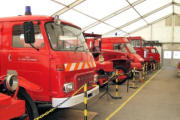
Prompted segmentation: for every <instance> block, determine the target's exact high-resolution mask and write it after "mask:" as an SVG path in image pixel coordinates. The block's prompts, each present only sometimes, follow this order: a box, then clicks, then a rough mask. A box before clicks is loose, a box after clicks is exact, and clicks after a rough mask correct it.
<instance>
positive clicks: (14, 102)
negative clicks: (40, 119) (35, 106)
mask: <svg viewBox="0 0 180 120" xmlns="http://www.w3.org/2000/svg"><path fill="white" fill-rule="evenodd" d="M23 114H25V101H23V100H19V99H16V98H13V97H11V96H8V95H6V94H2V93H0V119H1V120H10V119H12V118H17V117H20V116H21V115H23Z"/></svg>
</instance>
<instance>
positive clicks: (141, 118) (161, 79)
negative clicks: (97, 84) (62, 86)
mask: <svg viewBox="0 0 180 120" xmlns="http://www.w3.org/2000/svg"><path fill="white" fill-rule="evenodd" d="M154 73H155V72H153V73H150V74H149V75H148V76H147V79H148V78H149V77H151V76H152V75H153V74H154ZM141 85H142V83H138V84H137V86H138V87H140V86H141ZM104 91H105V88H103V89H100V94H99V95H98V96H97V97H95V98H93V99H91V100H89V101H88V110H89V112H95V113H97V115H94V116H93V119H92V120H105V119H106V118H107V117H108V116H109V115H110V114H111V113H113V112H114V111H115V110H116V109H117V108H118V107H119V106H120V105H121V104H123V103H124V102H125V101H126V100H127V99H128V98H129V97H130V96H131V95H132V94H133V93H134V92H135V91H136V89H129V92H128V93H127V87H126V83H125V84H124V85H121V86H120V88H119V91H120V96H122V99H120V100H114V99H111V98H110V97H108V96H107V95H105V96H104V97H103V98H101V99H99V97H100V96H101V95H102V94H103V93H104ZM110 93H111V94H113V95H114V94H115V86H114V85H112V86H110ZM179 93H180V77H177V70H176V68H175V67H165V68H163V69H162V71H161V72H160V73H159V74H158V75H157V76H156V77H155V78H154V79H152V81H151V82H150V83H148V84H147V85H146V86H145V87H144V88H143V89H142V90H141V91H140V92H139V93H138V94H137V95H136V96H135V97H134V98H133V99H132V100H131V101H129V102H128V103H127V104H126V105H125V106H124V107H123V108H122V109H121V110H120V111H118V112H117V113H116V114H115V115H114V116H113V117H112V118H111V120H180V113H179V112H180V94H179ZM69 110H72V111H73V110H79V111H83V104H80V105H78V106H75V107H74V108H72V109H63V110H57V111H56V112H54V113H52V114H51V115H50V117H47V119H48V120H50V119H53V120H71V119H68V116H72V118H73V119H74V120H79V118H78V117H73V114H74V113H71V112H69ZM79 114H80V112H79ZM61 116H63V117H61ZM66 116H67V117H66ZM80 116H81V118H82V119H81V120H83V112H81V115H80ZM89 118H90V117H89ZM91 118H92V117H91ZM88 120H90V119H88Z"/></svg>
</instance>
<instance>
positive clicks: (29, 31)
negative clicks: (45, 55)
mask: <svg viewBox="0 0 180 120" xmlns="http://www.w3.org/2000/svg"><path fill="white" fill-rule="evenodd" d="M24 39H25V43H29V44H31V43H34V42H35V35H34V25H33V22H32V21H30V22H24Z"/></svg>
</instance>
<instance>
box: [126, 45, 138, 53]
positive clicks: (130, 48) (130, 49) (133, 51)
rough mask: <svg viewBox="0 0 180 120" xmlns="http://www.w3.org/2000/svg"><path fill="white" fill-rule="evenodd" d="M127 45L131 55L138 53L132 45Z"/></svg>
mask: <svg viewBox="0 0 180 120" xmlns="http://www.w3.org/2000/svg"><path fill="white" fill-rule="evenodd" d="M126 45H127V48H128V49H129V51H130V52H131V53H136V51H135V50H134V48H133V47H132V45H131V44H130V43H126Z"/></svg>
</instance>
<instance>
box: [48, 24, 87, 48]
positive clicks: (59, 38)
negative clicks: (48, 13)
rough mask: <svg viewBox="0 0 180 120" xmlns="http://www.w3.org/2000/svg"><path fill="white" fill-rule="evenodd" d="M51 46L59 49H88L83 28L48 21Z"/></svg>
mask: <svg viewBox="0 0 180 120" xmlns="http://www.w3.org/2000/svg"><path fill="white" fill-rule="evenodd" d="M45 28H46V31H47V35H48V38H49V40H50V43H51V47H52V49H54V50H59V51H88V48H87V45H86V42H85V39H84V36H83V34H82V32H81V30H79V29H77V28H75V27H72V26H69V25H65V24H55V23H54V22H48V23H46V24H45Z"/></svg>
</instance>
